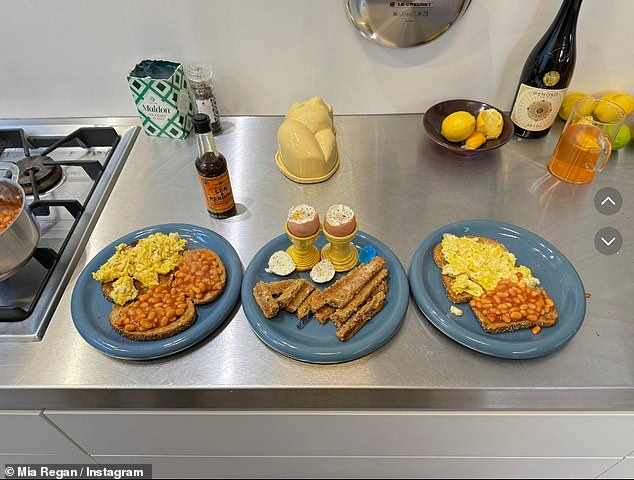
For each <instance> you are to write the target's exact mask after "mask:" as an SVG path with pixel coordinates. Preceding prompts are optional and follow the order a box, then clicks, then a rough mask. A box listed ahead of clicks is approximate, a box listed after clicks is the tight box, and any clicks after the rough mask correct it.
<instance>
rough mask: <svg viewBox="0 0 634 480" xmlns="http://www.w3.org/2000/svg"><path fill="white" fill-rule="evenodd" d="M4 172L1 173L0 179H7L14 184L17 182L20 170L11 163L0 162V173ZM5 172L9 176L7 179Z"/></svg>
mask: <svg viewBox="0 0 634 480" xmlns="http://www.w3.org/2000/svg"><path fill="white" fill-rule="evenodd" d="M3 170H4V173H2V174H1V175H2V178H9V179H10V180H13V181H14V182H16V183H17V182H18V178H19V177H20V169H19V168H18V166H17V165H16V164H15V163H13V162H7V161H6V160H0V172H2V171H3ZM7 172H8V173H10V174H11V176H9V177H7Z"/></svg>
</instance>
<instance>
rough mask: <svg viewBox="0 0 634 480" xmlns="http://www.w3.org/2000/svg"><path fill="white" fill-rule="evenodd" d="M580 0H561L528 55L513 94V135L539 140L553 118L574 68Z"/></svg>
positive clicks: (548, 128)
mask: <svg viewBox="0 0 634 480" xmlns="http://www.w3.org/2000/svg"><path fill="white" fill-rule="evenodd" d="M580 7H581V0H564V1H563V3H562V5H561V8H560V9H559V12H558V13H557V17H556V18H555V21H554V22H553V23H552V25H551V26H550V28H549V29H548V31H547V32H546V33H545V34H544V36H543V37H542V38H541V39H540V40H539V42H538V43H537V45H535V47H534V48H533V50H532V51H531V53H530V55H529V56H528V58H527V60H526V63H525V64H524V68H523V69H522V74H521V76H520V81H519V85H518V87H517V91H516V92H515V100H514V102H513V110H512V111H511V120H513V123H514V124H515V135H518V136H520V137H524V138H539V137H543V136H544V135H546V134H547V133H548V131H549V130H550V127H551V126H552V125H553V123H554V122H555V119H556V118H557V113H558V111H559V107H560V106H561V102H562V101H563V99H564V96H565V95H566V90H567V89H568V85H570V80H572V73H573V71H574V69H575V31H576V28H577V17H578V16H579V9H580Z"/></svg>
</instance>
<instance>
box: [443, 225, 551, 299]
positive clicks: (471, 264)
mask: <svg viewBox="0 0 634 480" xmlns="http://www.w3.org/2000/svg"><path fill="white" fill-rule="evenodd" d="M442 253H443V256H444V257H445V260H447V262H448V264H447V265H445V266H444V267H443V269H442V273H443V275H451V276H452V277H454V278H455V281H454V283H453V285H452V286H451V290H452V291H453V292H454V293H456V294H460V293H464V292H467V293H468V294H470V295H473V296H474V297H479V296H480V295H482V294H483V293H484V292H485V291H486V290H493V289H495V287H496V286H497V284H498V282H499V281H500V280H503V279H510V280H513V281H515V282H517V281H518V277H517V273H521V275H522V278H524V280H526V282H527V283H528V284H530V285H537V284H539V280H538V279H537V278H534V277H533V276H532V274H531V271H530V270H529V269H528V268H527V267H524V266H523V265H520V266H518V267H516V266H515V260H516V259H515V255H513V254H512V253H510V252H509V251H507V250H506V249H504V248H502V247H501V246H499V245H492V244H487V243H483V242H480V241H479V240H478V239H477V238H468V237H456V236H455V235H452V234H450V233H446V234H445V235H443V240H442Z"/></svg>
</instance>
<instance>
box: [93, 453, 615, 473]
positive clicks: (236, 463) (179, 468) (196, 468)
mask: <svg viewBox="0 0 634 480" xmlns="http://www.w3.org/2000/svg"><path fill="white" fill-rule="evenodd" d="M94 459H95V460H97V462H99V463H104V464H106V463H117V464H122V463H135V464H148V463H149V464H152V476H153V478H364V477H365V478H473V477H478V478H593V477H596V476H597V475H598V474H599V473H601V472H603V471H605V469H607V468H608V467H609V466H610V465H613V464H614V463H615V462H616V461H617V460H618V459H608V458H575V459H571V458H465V457H400V458H399V457H334V458H328V457H317V458H316V457H292V458H291V457H147V456H141V457H136V456H132V457H125V456H96V457H94Z"/></svg>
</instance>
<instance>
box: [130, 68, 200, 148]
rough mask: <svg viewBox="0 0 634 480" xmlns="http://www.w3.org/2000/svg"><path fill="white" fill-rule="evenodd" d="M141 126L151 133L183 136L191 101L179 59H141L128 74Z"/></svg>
mask: <svg viewBox="0 0 634 480" xmlns="http://www.w3.org/2000/svg"><path fill="white" fill-rule="evenodd" d="M128 85H129V86H130V91H131V92H132V97H133V98H134V103H135V104H136V108H137V111H138V112H139V116H140V117H141V120H142V121H143V130H145V133H147V134H148V135H151V136H153V137H165V138H187V136H188V135H189V132H190V131H191V128H192V104H191V100H190V98H189V92H188V91H187V80H186V78H185V74H184V72H183V66H182V65H181V64H180V63H174V62H169V61H166V60H142V61H141V62H139V63H138V64H137V65H136V66H135V67H134V69H133V70H132V71H131V72H130V74H129V75H128Z"/></svg>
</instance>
